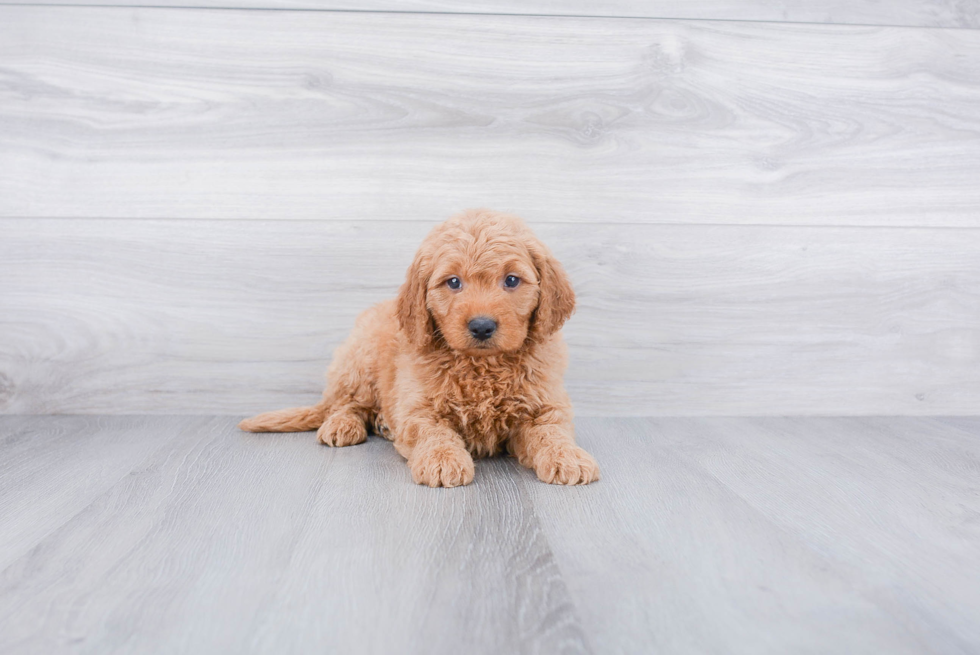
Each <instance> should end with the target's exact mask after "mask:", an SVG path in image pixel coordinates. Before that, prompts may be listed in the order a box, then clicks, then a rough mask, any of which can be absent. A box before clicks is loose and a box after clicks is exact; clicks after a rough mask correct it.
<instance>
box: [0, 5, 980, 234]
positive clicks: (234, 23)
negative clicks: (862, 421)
mask: <svg viewBox="0 0 980 655" xmlns="http://www.w3.org/2000/svg"><path fill="white" fill-rule="evenodd" d="M927 6H929V7H936V6H937V5H935V4H930V5H927ZM943 6H947V5H943ZM948 6H949V7H953V5H948ZM956 6H960V5H956ZM962 6H966V5H962ZM0 60H2V61H3V62H4V64H3V68H2V71H0V89H2V94H3V95H2V102H0V170H2V171H3V172H4V174H3V175H2V176H0V216H7V217H17V216H20V217H37V216H47V217H119V218H212V219H228V218H315V219H343V220H361V219H384V220H432V219H433V218H434V217H437V216H442V215H444V214H445V213H447V212H450V211H453V210H455V209H457V208H461V207H466V206H481V205H482V206H493V207H497V208H500V209H510V210H516V211H518V212H519V213H523V214H525V215H527V216H529V217H530V218H532V219H534V220H536V221H542V222H600V221H601V222H607V221H615V222H627V223H685V224H687V223H720V224H746V223H749V224H759V223H767V224H797V225H891V226H894V225H930V226H973V227H976V226H980V214H978V213H977V211H976V207H977V206H978V205H980V185H978V184H977V183H976V180H977V179H980V113H978V112H977V111H976V107H978V106H980V32H978V31H972V30H931V29H905V28H894V27H885V28H873V27H855V26H826V25H799V24H765V23H739V22H704V21H692V22H684V21H657V20H640V19H637V20H628V19H594V18H588V19H585V18H558V17H533V16H523V17H521V16H466V15H433V14H427V15H419V14H384V13H382V14H377V13H331V12H289V11H278V12H277V11H272V12H256V11H201V10H193V9H186V10H180V9H170V10H167V9H126V8H96V7H84V8H70V7H69V8H66V7H30V6H3V7H0Z"/></svg>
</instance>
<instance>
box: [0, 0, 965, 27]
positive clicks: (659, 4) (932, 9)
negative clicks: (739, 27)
mask: <svg viewBox="0 0 980 655" xmlns="http://www.w3.org/2000/svg"><path fill="white" fill-rule="evenodd" d="M0 4H28V5H51V4H57V5H92V4H98V5H120V6H132V5H137V4H139V3H135V2H133V0H100V1H99V2H92V0H57V2H52V1H51V0H0ZM152 5H154V6H160V7H224V8H238V7H248V8H253V9H309V10H316V11H357V12H363V11H369V12H379V11H380V12H428V13H476V14H518V15H521V14H525V15H541V16H595V17H617V16H618V17H632V18H682V19H699V20H739V21H774V22H795V23H831V24H858V25H906V26H912V27H956V28H974V29H976V28H980V4H978V3H977V2H976V0H918V1H917V0H890V1H889V2H879V1H876V0H780V1H777V2H774V1H772V0H755V1H754V2H749V1H747V0H698V1H697V2H677V1H676V0H604V1H603V2H601V3H598V2H589V1H587V0H357V1H356V2H355V1H353V0H154V2H153V3H152Z"/></svg>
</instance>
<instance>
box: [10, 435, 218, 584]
mask: <svg viewBox="0 0 980 655" xmlns="http://www.w3.org/2000/svg"><path fill="white" fill-rule="evenodd" d="M159 423H160V419H158V418H141V417H125V418H118V419H111V420H107V419H103V418H100V417H85V418H79V417H58V418H51V419H46V420H45V421H44V422H43V430H40V429H39V427H38V426H39V424H38V422H37V421H36V420H35V419H34V418H33V417H29V416H25V417H16V418H15V417H11V418H9V419H4V421H3V423H2V424H0V453H2V457H0V516H2V517H3V522H4V524H5V525H6V526H11V525H16V526H17V530H9V529H5V530H2V531H0V570H2V569H4V568H6V567H7V565H8V564H10V563H11V562H12V561H14V560H15V559H17V558H19V557H22V556H23V555H24V554H25V553H26V552H27V551H28V550H29V549H30V548H32V547H33V546H34V545H35V544H37V542H39V541H41V540H42V539H43V538H45V537H47V536H48V535H50V534H53V533H55V532H56V531H57V530H58V529H59V528H61V526H62V525H64V524H65V523H66V522H68V521H69V520H70V519H72V518H73V517H74V516H75V515H77V514H78V513H79V512H80V511H81V510H82V509H83V508H85V507H86V506H88V505H89V504H91V503H92V502H94V501H95V500H96V499H97V498H99V497H100V496H101V495H102V494H104V493H105V492H106V491H107V490H108V489H110V488H111V487H112V486H113V485H115V484H117V483H118V482H119V481H120V480H122V479H124V478H125V477H126V476H127V475H129V474H130V472H131V471H133V469H135V468H137V466H138V464H139V462H141V461H143V460H145V459H146V458H148V457H150V456H151V455H153V453H155V452H158V451H159V450H160V449H161V448H170V447H171V443H170V442H171V438H170V435H167V434H166V433H164V434H162V435H160V437H159V438H158V440H157V441H154V440H152V439H149V438H135V439H134V438H133V435H142V434H147V433H149V434H155V433H156V431H155V430H154V427H155V426H156V425H158V424H159ZM184 424H185V425H186V426H187V428H188V429H192V430H194V429H200V428H201V426H202V424H203V419H202V420H198V421H195V420H193V419H188V420H186V421H184Z"/></svg>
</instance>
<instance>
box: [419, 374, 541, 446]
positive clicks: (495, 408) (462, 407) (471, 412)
mask: <svg viewBox="0 0 980 655" xmlns="http://www.w3.org/2000/svg"><path fill="white" fill-rule="evenodd" d="M454 373H455V375H452V376H447V378H446V379H445V384H444V385H443V389H444V391H445V393H444V394H442V397H441V398H436V399H434V400H435V401H436V406H437V409H438V410H439V413H441V414H442V415H443V416H445V417H446V418H447V419H448V420H449V421H450V422H451V423H452V424H453V425H454V427H455V428H456V429H457V430H458V431H459V433H460V434H461V435H462V436H463V438H464V439H466V441H467V443H468V445H469V446H470V450H471V451H473V452H474V453H475V454H479V455H491V454H494V453H496V452H497V451H499V450H500V446H501V445H502V444H503V442H504V441H505V440H506V439H507V437H509V436H510V435H511V434H512V433H513V431H514V430H515V429H516V427H517V426H518V425H519V424H520V423H522V422H526V421H527V420H529V419H530V417H531V416H532V414H533V408H532V407H531V404H530V403H529V402H528V398H527V395H526V394H525V393H522V386H521V385H520V384H519V383H518V381H517V380H515V379H514V377H513V375H512V374H511V372H510V371H494V370H492V369H490V370H475V371H455V372H454Z"/></svg>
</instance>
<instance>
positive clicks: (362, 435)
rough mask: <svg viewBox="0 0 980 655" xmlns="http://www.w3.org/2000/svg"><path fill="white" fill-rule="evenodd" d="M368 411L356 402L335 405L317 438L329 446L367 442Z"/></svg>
mask: <svg viewBox="0 0 980 655" xmlns="http://www.w3.org/2000/svg"><path fill="white" fill-rule="evenodd" d="M367 415H368V410H367V409H366V408H365V407H363V406H361V405H359V404H358V403H356V402H354V401H350V402H347V403H342V404H340V405H335V406H334V407H332V408H331V414H330V416H328V417H327V420H326V421H324V422H323V425H321V426H320V429H319V430H317V432H316V436H317V438H318V439H319V440H320V443H324V444H326V445H328V446H338V447H339V446H353V445H356V444H359V443H364V442H365V441H367V425H366V421H367Z"/></svg>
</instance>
